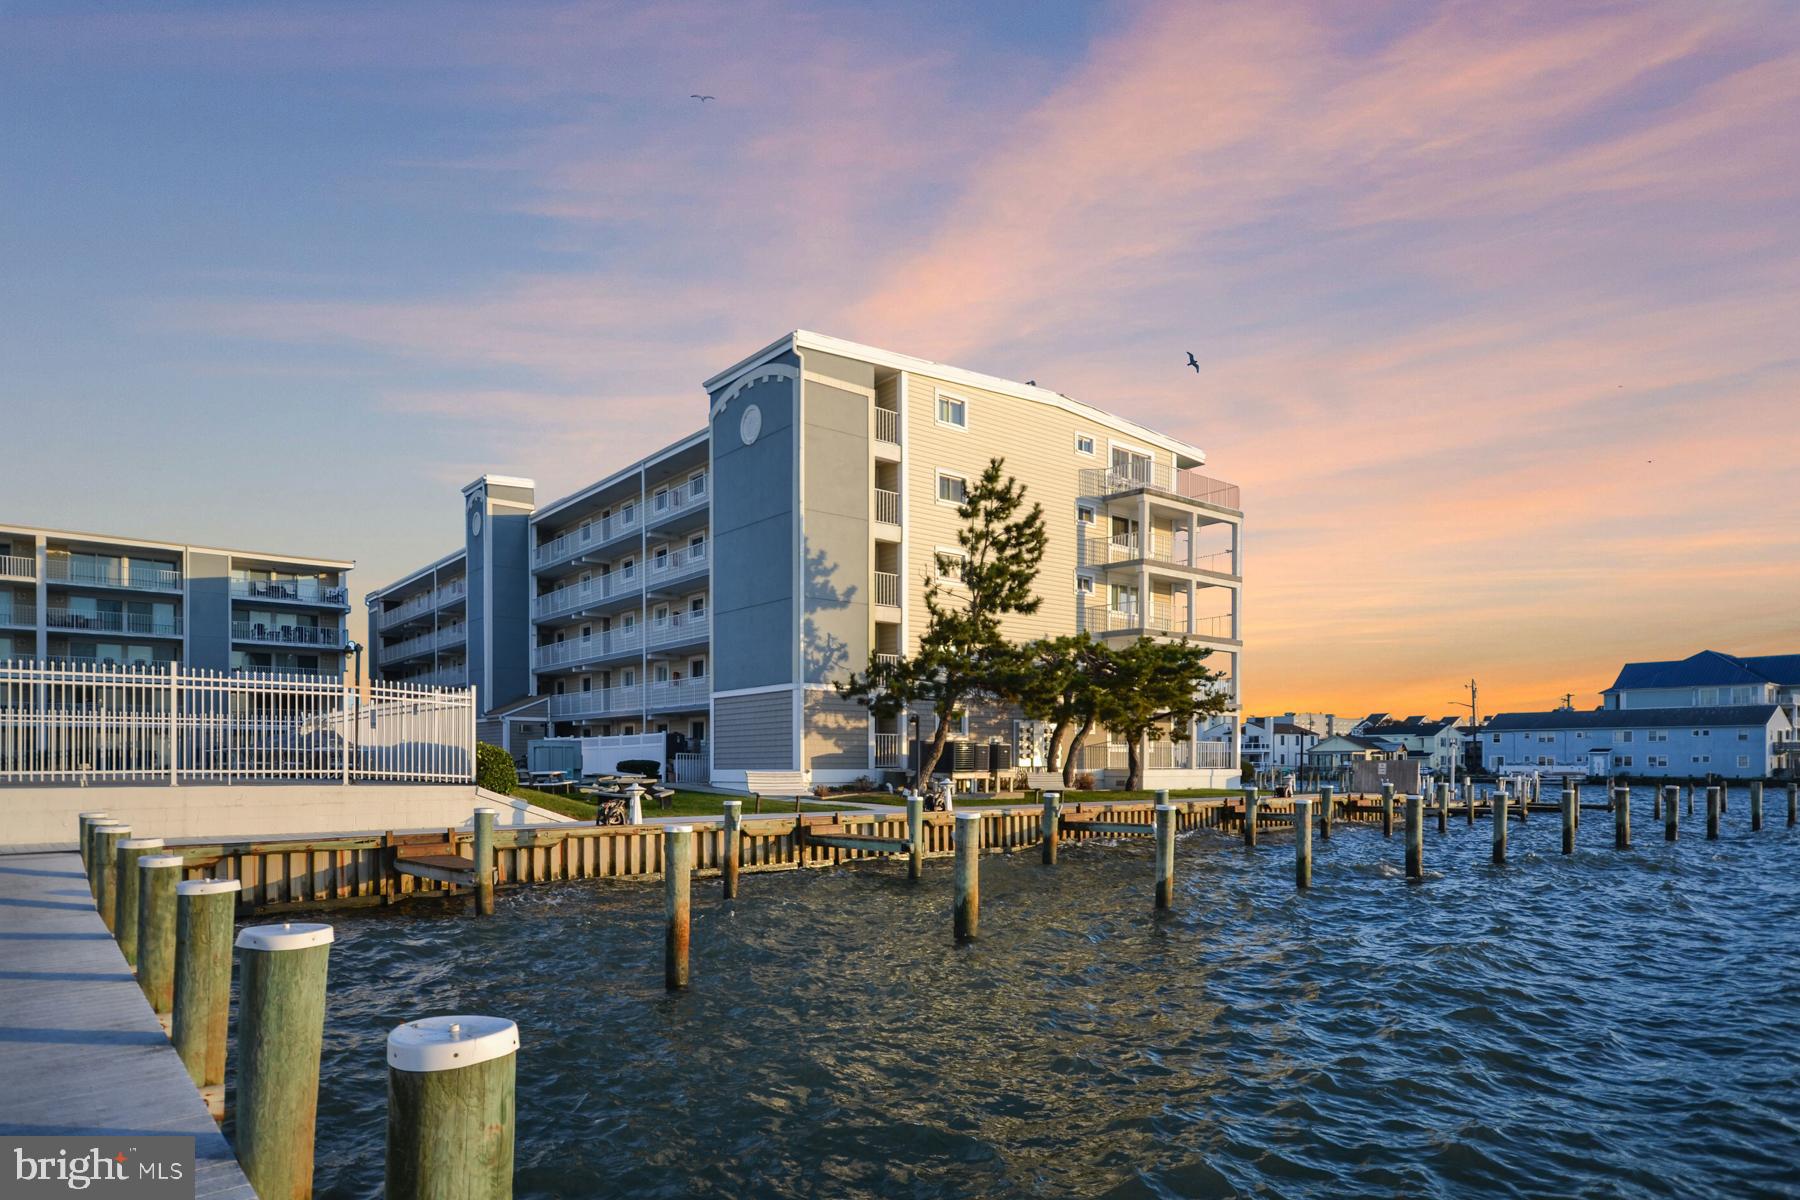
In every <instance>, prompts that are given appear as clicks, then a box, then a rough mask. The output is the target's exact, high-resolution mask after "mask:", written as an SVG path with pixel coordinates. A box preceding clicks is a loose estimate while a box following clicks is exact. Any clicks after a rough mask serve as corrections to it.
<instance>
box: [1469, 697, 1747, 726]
mask: <svg viewBox="0 0 1800 1200" xmlns="http://www.w3.org/2000/svg"><path fill="white" fill-rule="evenodd" d="M1781 711H1782V710H1781V706H1780V705H1778V704H1732V705H1710V706H1707V707H1705V708H1624V709H1620V708H1604V709H1596V710H1590V711H1587V712H1571V711H1570V710H1568V709H1566V708H1564V709H1558V710H1557V711H1555V712H1525V713H1500V714H1498V715H1496V716H1495V717H1494V719H1493V720H1491V721H1489V722H1488V723H1487V730H1488V731H1490V732H1493V733H1501V732H1505V731H1508V730H1515V731H1523V730H1539V729H1543V730H1553V729H1673V728H1676V727H1678V726H1690V727H1692V728H1695V729H1706V728H1711V729H1721V728H1723V729H1745V728H1758V729H1760V728H1762V727H1763V726H1766V725H1767V724H1768V723H1769V718H1770V717H1773V716H1774V715H1775V714H1776V713H1778V712H1781Z"/></svg>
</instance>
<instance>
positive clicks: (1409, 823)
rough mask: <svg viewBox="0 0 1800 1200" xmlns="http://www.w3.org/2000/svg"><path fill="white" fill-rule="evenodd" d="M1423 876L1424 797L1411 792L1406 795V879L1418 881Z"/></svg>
mask: <svg viewBox="0 0 1800 1200" xmlns="http://www.w3.org/2000/svg"><path fill="white" fill-rule="evenodd" d="M1424 878H1425V797H1424V796H1420V795H1415V794H1413V793H1411V792H1409V793H1407V796H1406V879H1407V882H1408V883H1419V882H1421V881H1423V880H1424Z"/></svg>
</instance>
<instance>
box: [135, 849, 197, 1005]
mask: <svg viewBox="0 0 1800 1200" xmlns="http://www.w3.org/2000/svg"><path fill="white" fill-rule="evenodd" d="M186 861H187V860H186V859H184V858H182V857H181V855H179V854H146V855H144V856H143V857H142V858H139V859H138V860H137V870H138V928H137V957H138V962H137V976H138V987H140V988H142V989H143V992H144V998H145V999H146V1000H148V1001H150V1011H151V1012H154V1013H155V1014H156V1015H157V1016H159V1017H164V1018H166V1017H167V1016H168V1015H169V1013H170V1012H171V1011H173V1009H174V1008H175V885H176V884H177V883H180V882H181V867H182V864H183V863H184V862H186Z"/></svg>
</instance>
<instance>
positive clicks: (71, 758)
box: [0, 661, 475, 784]
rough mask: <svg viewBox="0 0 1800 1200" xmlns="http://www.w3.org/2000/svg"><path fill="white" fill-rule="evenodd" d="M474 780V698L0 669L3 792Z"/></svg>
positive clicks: (72, 669) (393, 688) (180, 672)
mask: <svg viewBox="0 0 1800 1200" xmlns="http://www.w3.org/2000/svg"><path fill="white" fill-rule="evenodd" d="M474 778H475V692H474V689H473V688H456V689H450V688H422V687H415V686H412V685H409V684H376V685H374V686H372V687H371V688H370V689H369V695H368V697H367V698H366V699H364V698H362V697H359V696H358V695H357V693H356V690H355V689H354V688H351V687H346V686H344V685H343V684H341V683H338V682H335V681H333V680H329V679H321V678H319V677H318V676H307V675H285V674H231V673H227V672H221V671H206V670H197V669H194V668H190V667H182V666H179V665H177V664H170V665H169V666H167V667H164V666H160V665H159V666H105V665H89V666H80V665H65V664H59V663H44V662H30V661H25V662H17V661H15V662H5V663H0V784H3V783H71V782H96V783H98V782H135V783H154V782H166V783H171V784H175V783H184V782H194V783H200V782H206V783H244V782H284V781H286V782H296V781H314V782H317V781H339V782H343V783H351V782H360V781H366V780H392V781H403V782H408V783H469V782H473V781H474Z"/></svg>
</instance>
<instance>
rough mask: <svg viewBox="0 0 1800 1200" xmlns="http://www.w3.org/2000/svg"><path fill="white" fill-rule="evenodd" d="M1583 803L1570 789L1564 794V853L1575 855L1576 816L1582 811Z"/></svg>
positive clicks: (1564, 790)
mask: <svg viewBox="0 0 1800 1200" xmlns="http://www.w3.org/2000/svg"><path fill="white" fill-rule="evenodd" d="M1580 808H1581V803H1580V801H1578V800H1577V799H1576V798H1575V793H1574V792H1573V791H1572V790H1570V789H1569V788H1564V789H1563V794H1562V835H1563V837H1562V852H1563V853H1564V854H1573V853H1575V814H1576V813H1577V812H1578V811H1580Z"/></svg>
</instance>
